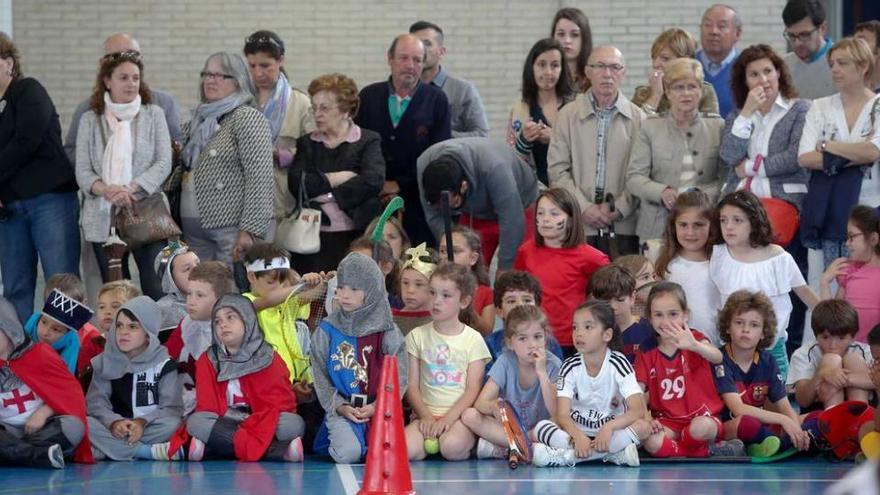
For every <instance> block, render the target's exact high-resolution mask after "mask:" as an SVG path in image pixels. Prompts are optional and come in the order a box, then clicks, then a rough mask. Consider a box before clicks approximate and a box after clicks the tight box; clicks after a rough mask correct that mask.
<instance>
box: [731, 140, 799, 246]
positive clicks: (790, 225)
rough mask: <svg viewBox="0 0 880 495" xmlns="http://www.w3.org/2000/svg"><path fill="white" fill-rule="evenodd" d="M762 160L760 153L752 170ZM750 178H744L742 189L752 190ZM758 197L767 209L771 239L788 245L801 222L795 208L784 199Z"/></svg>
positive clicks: (756, 169)
mask: <svg viewBox="0 0 880 495" xmlns="http://www.w3.org/2000/svg"><path fill="white" fill-rule="evenodd" d="M763 161H764V157H763V156H762V155H758V156H756V157H755V165H754V166H753V167H752V170H754V171H755V172H757V171H758V170H759V169H760V168H761V163H762V162H763ZM752 179H753V177H749V178H747V179H746V183H745V185H744V186H743V190H745V191H751V190H752ZM758 199H759V200H761V204H762V205H764V210H766V211H767V217H768V218H769V219H770V228H771V230H772V231H773V239H774V240H775V241H776V242H777V243H779V245H780V246H782V247H786V246H788V245H789V244H790V243H791V241H792V240H793V239H794V236H795V234H797V231H798V227H800V223H801V219H800V215H799V214H798V210H797V208H796V207H795V206H794V205H793V204H791V203H789V202H788V201H785V200H784V199H779V198H758Z"/></svg>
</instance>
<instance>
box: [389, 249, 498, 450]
mask: <svg viewBox="0 0 880 495" xmlns="http://www.w3.org/2000/svg"><path fill="white" fill-rule="evenodd" d="M476 285H477V281H476V279H475V278H474V276H473V274H472V273H471V272H470V270H469V269H468V268H466V267H463V266H461V265H456V264H453V263H444V264H442V265H440V266H439V267H437V270H435V271H434V273H433V275H431V291H432V292H433V294H434V304H433V305H432V308H431V316H432V317H433V319H434V321H433V322H431V323H429V324H427V325H423V326H420V327H418V328H416V329H415V330H413V331H412V332H410V334H409V335H407V336H406V350H407V353H409V377H410V379H409V385H408V386H407V393H406V398H407V401H409V404H410V406H412V409H413V412H414V413H415V414H414V415H415V419H413V421H412V422H411V423H410V424H409V425H407V426H406V430H405V433H406V447H407V451H408V453H409V459H410V460H422V459H424V458H425V457H426V456H427V455H428V453H427V452H426V450H425V440H426V439H434V440H436V441H437V442H438V443H439V450H440V454H441V455H442V456H443V458H444V459H446V460H450V461H461V460H465V459H467V458H468V457H470V455H471V449H472V448H473V446H474V442H475V437H474V434H473V433H472V432H471V430H470V429H468V427H467V426H465V425H464V423H462V421H461V415H462V413H463V412H464V411H465V409H467V408H469V407H471V406H472V405H473V404H474V401H475V400H476V399H477V395H479V393H480V388H481V385H482V383H483V373H484V371H485V366H486V361H487V360H488V359H489V349H487V348H486V344H485V342H484V341H483V338H482V336H481V335H480V333H479V332H477V331H476V330H474V329H473V328H471V327H469V326H468V325H466V324H465V323H463V322H462V316H463V315H462V313H464V315H465V316H466V317H465V319H467V316H469V313H470V312H471V309H470V308H471V301H472V300H473V294H474V290H475V289H476Z"/></svg>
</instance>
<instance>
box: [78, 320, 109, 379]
mask: <svg viewBox="0 0 880 495" xmlns="http://www.w3.org/2000/svg"><path fill="white" fill-rule="evenodd" d="M106 342H107V341H106V339H105V338H104V337H103V336H102V335H101V332H100V331H98V329H97V328H95V327H93V326H92V324H91V323H86V324H85V325H83V327H82V328H80V329H79V356H77V358H76V376H77V377H78V378H81V377H83V376H85V374H86V372H87V371H88V370H90V369H91V367H92V358H93V357H95V356H97V355H98V354H101V353H102V352H104V344H105V343H106Z"/></svg>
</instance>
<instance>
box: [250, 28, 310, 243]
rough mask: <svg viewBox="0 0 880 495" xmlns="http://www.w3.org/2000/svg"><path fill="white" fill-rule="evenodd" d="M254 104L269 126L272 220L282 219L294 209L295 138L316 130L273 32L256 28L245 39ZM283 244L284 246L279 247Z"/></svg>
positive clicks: (303, 96)
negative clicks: (291, 179) (289, 186)
mask: <svg viewBox="0 0 880 495" xmlns="http://www.w3.org/2000/svg"><path fill="white" fill-rule="evenodd" d="M244 56H245V58H246V59H247V64H248V70H249V71H250V74H251V83H252V84H253V87H254V90H255V91H254V92H255V96H256V107H257V108H258V109H259V110H260V111H261V112H263V115H264V116H265V117H266V119H267V120H268V121H269V125H270V126H271V128H272V143H273V145H274V148H273V149H272V162H273V164H274V165H275V167H274V172H275V204H274V215H275V221H276V222H278V221H281V220H282V219H284V218H285V217H287V216H288V215H290V213H291V212H292V211H293V210H294V208H296V200H295V199H294V198H293V196H291V195H290V192H289V191H288V190H287V171H288V169H289V168H290V164H291V163H292V162H293V155H295V154H296V140H297V139H299V137H300V136H302V135H304V134H307V133H309V132H311V131H313V130H314V129H315V121H314V119H313V118H312V113H311V112H310V111H309V104H310V102H309V97H308V95H306V94H305V93H303V92H302V91H300V90H298V89H295V88H294V87H293V86H291V85H290V81H288V79H287V72H286V71H285V70H284V62H285V58H284V57H285V48H284V42H283V41H282V40H281V38H280V37H279V36H278V35H277V34H275V33H274V32H272V31H257V32H255V33H253V34H252V35H250V36H248V37H247V38H245V40H244ZM282 247H283V246H282Z"/></svg>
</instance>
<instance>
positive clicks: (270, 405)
mask: <svg viewBox="0 0 880 495" xmlns="http://www.w3.org/2000/svg"><path fill="white" fill-rule="evenodd" d="M211 321H212V327H211V328H212V334H211V337H212V339H213V342H212V344H211V346H210V347H209V348H208V350H206V351H205V352H204V354H202V357H200V358H199V360H198V362H196V409H195V412H194V413H193V414H192V415H191V416H190V417H189V419H188V420H187V422H186V427H187V432H188V433H189V434H190V435H192V438H191V439H190V445H189V452H188V459H189V460H190V461H201V460H202V459H238V460H241V461H259V460H265V461H287V462H302V459H303V446H302V439H301V437H302V434H303V431H304V429H305V425H304V423H303V420H302V418H301V417H300V416H299V415H298V414H296V395H295V394H294V392H293V390H292V389H291V388H290V375H289V373H288V371H287V365H286V364H285V363H284V361H283V360H282V359H281V357H280V356H279V355H278V353H276V352H275V351H274V350H273V349H272V346H270V345H269V344H268V343H267V342H266V341H265V339H263V331H262V330H261V329H260V326H259V324H258V323H257V313H256V311H255V310H254V306H253V304H251V302H250V301H249V300H248V299H247V298H245V297H244V296H239V295H237V294H227V295H225V296H222V297H221V298H220V299H219V300H218V301H217V303H216V304H215V305H214V309H213V311H212V320H211Z"/></svg>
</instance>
